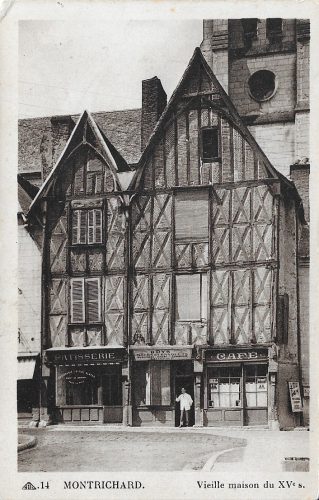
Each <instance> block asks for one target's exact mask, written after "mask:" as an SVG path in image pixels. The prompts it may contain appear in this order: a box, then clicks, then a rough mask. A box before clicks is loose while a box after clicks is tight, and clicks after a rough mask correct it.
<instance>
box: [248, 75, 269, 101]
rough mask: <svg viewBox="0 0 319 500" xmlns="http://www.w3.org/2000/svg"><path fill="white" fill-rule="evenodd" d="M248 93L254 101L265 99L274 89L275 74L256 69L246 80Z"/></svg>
mask: <svg viewBox="0 0 319 500" xmlns="http://www.w3.org/2000/svg"><path fill="white" fill-rule="evenodd" d="M248 86H249V93H250V95H251V97H252V98H253V99H255V101H259V102H262V101H267V100H268V99H270V98H271V97H272V96H273V95H274V93H275V91H276V76H275V74H274V73H273V72H272V71H268V70H265V69H264V70H260V71H256V73H254V74H253V75H251V77H250V78H249V80H248Z"/></svg>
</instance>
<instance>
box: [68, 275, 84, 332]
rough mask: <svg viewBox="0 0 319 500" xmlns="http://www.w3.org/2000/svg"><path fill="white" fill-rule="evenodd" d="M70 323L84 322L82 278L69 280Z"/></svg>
mask: <svg viewBox="0 0 319 500" xmlns="http://www.w3.org/2000/svg"><path fill="white" fill-rule="evenodd" d="M71 323H84V280H83V278H77V279H72V280H71Z"/></svg>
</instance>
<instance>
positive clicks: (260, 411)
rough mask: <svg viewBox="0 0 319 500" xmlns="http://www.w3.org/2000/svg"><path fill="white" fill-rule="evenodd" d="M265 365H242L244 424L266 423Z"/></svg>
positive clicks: (266, 369) (266, 368)
mask: <svg viewBox="0 0 319 500" xmlns="http://www.w3.org/2000/svg"><path fill="white" fill-rule="evenodd" d="M267 372H268V367H267V365H248V364H247V365H245V366H244V425H265V424H267V423H268V382H267Z"/></svg>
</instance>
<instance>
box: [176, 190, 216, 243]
mask: <svg viewBox="0 0 319 500" xmlns="http://www.w3.org/2000/svg"><path fill="white" fill-rule="evenodd" d="M175 236H176V239H177V240H182V239H186V240H198V239H200V240H202V239H205V240H207V239H208V193H207V191H197V190H196V191H194V192H187V193H177V194H176V197H175Z"/></svg>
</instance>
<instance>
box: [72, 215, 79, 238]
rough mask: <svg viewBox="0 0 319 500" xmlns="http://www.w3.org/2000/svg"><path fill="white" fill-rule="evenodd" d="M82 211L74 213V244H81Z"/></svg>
mask: <svg viewBox="0 0 319 500" xmlns="http://www.w3.org/2000/svg"><path fill="white" fill-rule="evenodd" d="M80 212H81V211H80V210H74V211H73V213H72V243H79V227H80Z"/></svg>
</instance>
